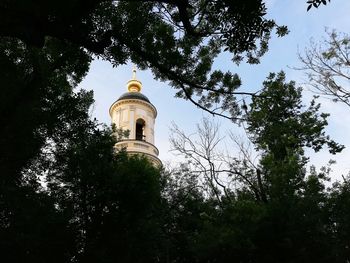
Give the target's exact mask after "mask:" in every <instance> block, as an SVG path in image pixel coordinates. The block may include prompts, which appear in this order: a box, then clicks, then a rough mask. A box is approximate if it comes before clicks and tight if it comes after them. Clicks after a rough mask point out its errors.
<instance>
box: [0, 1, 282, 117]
mask: <svg viewBox="0 0 350 263" xmlns="http://www.w3.org/2000/svg"><path fill="white" fill-rule="evenodd" d="M10 14H11V15H10ZM265 15H266V7H265V4H264V2H263V1H261V0H249V1H238V2H234V3H233V2H231V1H206V0H200V1H188V0H182V1H169V0H165V1H161V0H160V1H107V0H99V1H98V0H95V1H89V2H88V3H86V1H55V2H54V3H50V4H47V3H46V2H45V1H39V0H36V1H30V2H28V3H26V5H23V4H22V2H21V1H8V2H7V3H6V4H4V5H2V6H1V9H0V17H1V18H2V19H1V21H0V36H10V37H15V38H18V39H21V40H22V41H23V42H24V43H25V44H26V45H28V46H36V47H43V46H44V45H45V42H46V40H47V39H48V38H50V39H56V40H57V39H58V40H60V41H62V42H65V43H70V44H71V45H73V46H75V47H78V48H80V49H81V50H82V49H84V50H85V51H87V53H89V54H94V55H96V56H98V57H102V58H103V59H105V60H108V61H111V62H112V64H113V65H114V66H117V65H120V64H123V63H125V62H126V61H127V60H129V59H130V60H132V61H133V62H134V63H136V64H137V65H138V66H139V67H140V68H141V69H145V68H150V69H151V70H152V71H153V73H154V75H155V77H156V78H158V79H161V80H164V81H169V83H170V85H171V86H173V87H174V88H175V89H177V90H178V92H177V96H178V97H182V98H184V99H187V100H190V101H191V102H193V103H194V104H195V105H197V106H199V107H201V108H202V109H204V110H207V111H210V112H213V113H215V114H219V115H220V112H221V111H215V110H214V109H212V110H210V106H211V105H212V104H215V103H218V102H219V101H221V102H222V103H221V106H222V108H223V110H228V111H229V113H230V114H229V115H227V116H226V115H225V116H226V117H228V118H235V117H236V115H237V113H238V112H237V110H238V108H237V102H236V101H235V98H234V97H233V96H232V95H244V94H246V93H245V92H236V89H237V88H238V87H239V86H240V80H239V77H238V76H237V75H236V74H232V73H230V72H226V73H223V72H221V71H217V70H213V69H212V63H213V61H214V59H215V57H216V56H217V55H218V54H219V53H220V52H221V51H222V50H227V51H230V52H231V53H233V59H234V60H235V61H241V60H242V59H243V58H244V57H246V58H247V61H248V62H249V63H258V61H259V58H260V57H261V56H262V55H263V54H264V53H265V52H266V51H267V50H268V40H269V38H270V35H271V33H272V31H273V30H274V29H277V31H276V33H277V35H279V36H282V35H284V34H285V33H286V32H287V30H286V28H285V27H279V26H277V25H276V23H275V22H274V21H273V20H270V19H267V18H266V17H265ZM135 18H137V19H135ZM28 21H29V22H28ZM10 29H11V30H10ZM29 32H30V33H29ZM165 46H166V48H164V47H165ZM248 94H250V93H248ZM196 97H197V98H196Z"/></svg>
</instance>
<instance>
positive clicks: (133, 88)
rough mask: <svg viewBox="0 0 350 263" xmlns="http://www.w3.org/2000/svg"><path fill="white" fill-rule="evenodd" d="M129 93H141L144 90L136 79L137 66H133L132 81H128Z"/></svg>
mask: <svg viewBox="0 0 350 263" xmlns="http://www.w3.org/2000/svg"><path fill="white" fill-rule="evenodd" d="M127 86H128V91H129V92H140V91H141V88H142V83H141V82H140V81H138V80H137V79H136V65H135V64H133V65H132V79H131V80H129V81H128V85H127Z"/></svg>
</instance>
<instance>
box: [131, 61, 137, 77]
mask: <svg viewBox="0 0 350 263" xmlns="http://www.w3.org/2000/svg"><path fill="white" fill-rule="evenodd" d="M132 79H136V66H135V64H133V65H132Z"/></svg>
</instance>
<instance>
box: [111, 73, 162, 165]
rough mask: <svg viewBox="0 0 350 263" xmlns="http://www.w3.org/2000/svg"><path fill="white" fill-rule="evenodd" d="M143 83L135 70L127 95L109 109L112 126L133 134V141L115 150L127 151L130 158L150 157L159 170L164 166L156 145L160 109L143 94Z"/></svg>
mask: <svg viewBox="0 0 350 263" xmlns="http://www.w3.org/2000/svg"><path fill="white" fill-rule="evenodd" d="M141 89H142V83H141V82H140V81H139V80H137V79H136V69H135V68H134V69H133V76H132V79H131V80H129V81H128V82H127V90H128V91H127V92H126V93H124V94H122V95H121V96H120V97H119V99H117V100H116V101H115V102H114V103H113V104H112V105H111V107H110V109H109V115H110V116H111V120H112V123H113V124H115V126H116V128H118V129H122V130H124V131H125V130H129V137H128V138H124V139H122V140H121V141H119V142H118V143H117V144H116V145H115V147H116V148H117V149H122V148H125V149H126V151H127V153H129V154H141V155H144V156H146V157H147V158H148V159H149V160H150V161H151V162H152V163H153V164H154V165H155V166H160V165H161V164H162V163H161V161H160V160H159V158H158V154H159V151H158V149H157V147H156V146H155V145H154V144H155V143H154V127H155V120H156V118H157V109H156V107H155V106H154V105H153V104H152V103H151V102H150V101H149V99H148V98H147V97H146V96H145V95H143V94H142V93H141Z"/></svg>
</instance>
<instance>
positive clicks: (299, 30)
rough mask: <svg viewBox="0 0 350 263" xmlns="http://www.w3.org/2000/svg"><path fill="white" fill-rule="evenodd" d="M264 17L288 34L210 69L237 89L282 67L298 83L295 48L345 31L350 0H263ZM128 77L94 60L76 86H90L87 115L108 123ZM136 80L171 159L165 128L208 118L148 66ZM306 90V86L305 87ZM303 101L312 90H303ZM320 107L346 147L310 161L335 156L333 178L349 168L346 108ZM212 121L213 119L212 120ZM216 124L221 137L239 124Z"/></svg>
mask: <svg viewBox="0 0 350 263" xmlns="http://www.w3.org/2000/svg"><path fill="white" fill-rule="evenodd" d="M266 2H267V7H268V15H267V16H268V17H269V18H273V19H274V20H275V21H276V22H277V24H279V25H286V26H288V28H289V30H290V33H289V34H288V35H287V36H286V37H283V38H277V37H273V39H272V40H271V42H270V48H269V51H268V53H267V54H266V55H265V56H264V57H263V58H262V60H261V63H260V64H259V65H247V64H244V63H242V64H241V65H240V66H238V67H237V66H236V65H235V64H234V63H233V62H231V61H230V57H229V56H228V54H223V55H221V56H220V57H219V58H218V59H217V61H216V62H215V64H214V65H215V67H216V68H218V69H221V70H223V71H227V70H230V71H231V72H234V73H238V74H239V75H240V77H241V80H242V83H243V84H242V88H241V89H242V90H259V89H260V88H261V86H262V82H263V81H264V80H265V79H266V77H267V76H268V74H269V73H270V72H278V71H280V70H284V71H285V72H286V76H287V79H288V80H295V81H296V82H297V83H298V84H299V85H301V86H303V84H302V83H304V82H305V76H304V75H303V72H301V71H297V70H294V69H293V67H297V66H298V65H299V61H298V56H297V53H298V50H299V51H300V52H301V53H302V52H303V50H304V48H305V47H307V46H308V45H309V42H310V38H312V39H313V40H314V41H315V42H319V41H321V40H322V38H325V37H326V34H325V28H328V29H330V30H332V29H336V30H337V31H339V32H344V33H347V34H350V30H349V29H350V28H349V25H350V15H349V11H350V1H349V0H331V3H329V4H328V5H327V6H321V7H319V8H318V9H311V10H310V11H309V12H306V7H307V5H306V3H305V2H306V1H305V0H284V1H281V0H280V1H277V0H268V1H266ZM131 76H132V66H131V65H130V64H128V65H123V66H119V67H117V68H113V67H112V66H111V64H110V63H109V62H104V61H100V60H95V61H94V62H93V63H92V65H91V67H90V71H89V73H88V75H87V76H86V78H85V79H84V80H83V82H82V83H81V84H80V85H79V88H84V89H88V90H91V89H92V90H93V91H94V94H95V104H94V108H93V109H92V115H93V116H94V117H96V118H97V119H98V120H99V121H100V122H103V123H106V124H110V117H109V113H108V110H109V107H110V105H111V104H112V103H113V102H114V101H115V100H116V99H117V98H118V97H119V96H120V95H121V94H123V93H124V92H126V82H127V81H128V80H129V79H130V78H131ZM137 79H139V80H140V81H141V82H142V84H143V89H142V93H143V94H145V95H146V96H147V97H148V98H149V99H150V101H151V102H152V104H154V105H155V106H156V108H157V110H158V117H157V119H156V126H155V144H156V146H157V147H158V149H159V151H160V156H159V157H160V159H161V160H162V161H163V162H168V161H170V162H175V161H176V159H177V157H176V156H174V155H172V154H171V153H170V152H169V149H170V144H169V132H170V131H169V127H170V126H171V123H172V122H174V123H176V124H177V125H178V126H179V127H180V128H181V129H183V130H184V131H185V132H186V133H191V132H193V131H194V130H195V127H196V123H198V122H200V120H201V118H202V117H204V116H208V115H207V114H206V113H204V112H203V111H202V110H200V109H197V108H196V107H195V106H194V105H192V104H191V103H190V102H188V101H184V100H182V99H177V98H174V94H175V92H176V91H175V90H173V89H172V88H171V87H169V86H168V85H167V83H162V82H159V81H156V80H154V79H153V76H152V73H151V72H150V71H148V70H146V71H138V72H137ZM305 90H306V89H305ZM304 95H305V101H306V102H307V101H308V99H309V98H311V96H312V94H311V93H310V92H308V91H305V94H304ZM320 102H321V103H322V107H321V111H322V112H327V113H330V114H331V116H330V117H329V119H328V120H329V126H328V127H327V132H328V134H329V135H331V137H332V138H333V139H334V140H336V141H337V142H339V143H342V144H344V145H345V146H346V149H345V150H344V151H343V152H342V153H341V154H338V155H337V156H332V155H330V154H328V153H327V151H321V152H320V153H317V154H311V160H310V162H311V163H313V164H316V165H317V166H318V167H320V166H321V165H325V164H326V163H327V162H328V160H329V159H336V160H337V164H336V165H334V167H333V170H334V171H335V172H334V174H335V176H336V177H337V178H339V176H340V175H341V174H347V173H348V172H349V170H350V162H349V160H350V136H349V134H350V107H346V106H343V105H341V104H335V103H333V102H331V101H328V100H320ZM216 119H217V118H216ZM217 121H219V122H220V123H221V130H220V132H221V135H222V136H226V135H227V133H228V131H229V130H230V131H235V130H237V131H238V133H239V132H240V128H238V127H237V125H235V124H232V123H230V122H229V121H228V120H224V119H217Z"/></svg>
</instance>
